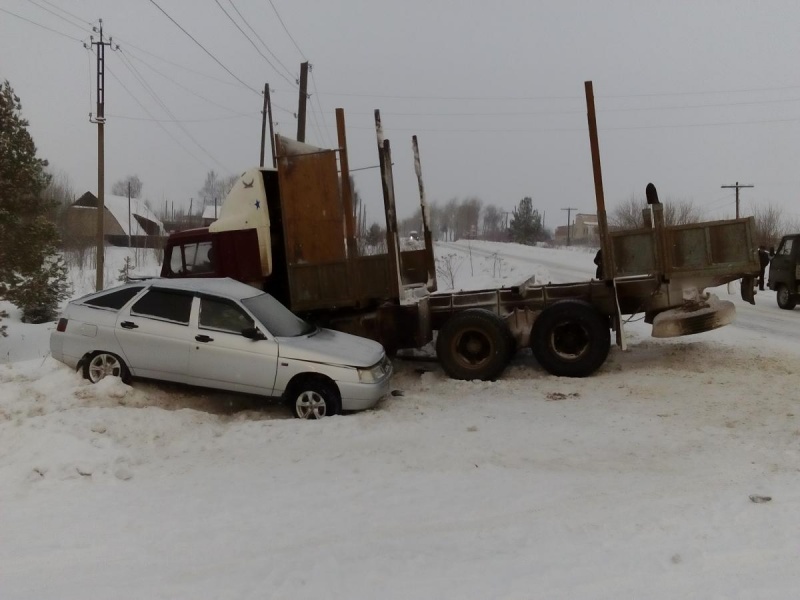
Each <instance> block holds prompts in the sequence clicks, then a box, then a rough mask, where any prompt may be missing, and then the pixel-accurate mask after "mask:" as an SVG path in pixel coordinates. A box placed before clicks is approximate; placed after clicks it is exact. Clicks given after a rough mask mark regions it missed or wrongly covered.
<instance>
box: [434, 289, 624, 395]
mask: <svg viewBox="0 0 800 600" xmlns="http://www.w3.org/2000/svg"><path fill="white" fill-rule="evenodd" d="M530 345H531V349H532V351H533V355H534V357H535V358H536V360H537V361H538V362H539V364H540V365H542V367H543V368H544V369H545V370H547V371H548V372H549V373H551V374H553V375H558V376H563V377H586V376H588V375H591V374H592V373H594V372H595V371H596V370H597V369H598V368H599V367H600V366H601V365H602V364H603V362H605V360H606V358H607V357H608V352H609V349H610V347H611V334H610V331H609V323H608V318H607V317H605V316H603V315H601V314H600V313H598V312H597V311H596V310H595V309H594V307H592V305H591V304H589V303H588V302H584V301H582V300H561V301H559V302H556V303H554V304H552V305H550V306H548V307H547V308H545V309H544V310H543V311H542V312H541V314H540V315H539V316H538V317H537V319H536V320H535V321H534V324H533V329H532V331H531V342H530ZM515 351H516V341H515V339H514V337H513V335H512V333H511V331H510V330H509V328H508V325H507V324H506V322H505V321H504V320H503V319H502V318H501V317H499V316H498V315H497V314H495V313H493V312H491V311H488V310H484V309H469V310H465V311H463V312H459V313H456V314H455V315H453V316H452V317H451V318H450V319H448V320H447V321H446V322H445V324H444V325H443V326H442V328H441V329H440V330H439V337H438V339H437V342H436V355H437V357H438V358H439V362H440V363H441V365H442V368H443V369H444V371H445V373H447V375H449V376H450V377H452V378H454V379H466V380H471V379H481V380H493V379H496V378H497V377H499V376H500V374H501V373H502V372H503V370H504V369H505V368H506V366H507V365H508V363H509V362H510V361H511V359H512V358H513V356H514V353H515Z"/></svg>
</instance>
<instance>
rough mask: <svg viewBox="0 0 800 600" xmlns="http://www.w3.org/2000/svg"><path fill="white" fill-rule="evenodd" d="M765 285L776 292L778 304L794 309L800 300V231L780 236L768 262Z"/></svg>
mask: <svg viewBox="0 0 800 600" xmlns="http://www.w3.org/2000/svg"><path fill="white" fill-rule="evenodd" d="M767 287H769V289H771V290H774V291H775V292H776V294H775V297H776V299H777V301H778V306H779V307H780V308H782V309H784V310H794V307H795V306H797V301H798V300H800V233H793V234H791V235H785V236H783V237H782V238H781V243H780V244H779V245H778V250H777V251H776V252H775V256H773V257H772V259H771V260H770V262H769V279H768V280H767Z"/></svg>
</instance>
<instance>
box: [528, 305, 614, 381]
mask: <svg viewBox="0 0 800 600" xmlns="http://www.w3.org/2000/svg"><path fill="white" fill-rule="evenodd" d="M610 348H611V333H610V328H609V323H608V319H607V318H606V317H604V316H603V315H601V314H600V313H598V312H597V311H596V310H595V309H594V307H593V306H592V305H591V304H589V303H588V302H584V301H583V300H561V301H559V302H556V303H555V304H552V305H551V306H548V307H547V308H545V309H544V310H543V311H542V314H540V315H539V316H538V317H537V318H536V320H535V321H534V322H533V329H532V330H531V350H533V355H534V357H535V358H536V360H537V361H538V362H539V364H540V365H542V367H544V368H545V370H547V372H549V373H551V374H553V375H558V376H561V377H586V376H588V375H591V374H592V373H594V372H595V371H596V370H597V369H599V368H600V366H601V365H602V364H603V363H604V362H605V360H606V358H607V357H608V351H609V349H610Z"/></svg>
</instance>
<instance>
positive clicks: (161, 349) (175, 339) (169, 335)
mask: <svg viewBox="0 0 800 600" xmlns="http://www.w3.org/2000/svg"><path fill="white" fill-rule="evenodd" d="M193 299H194V295H193V294H192V293H191V292H185V291H181V290H170V289H164V288H158V287H156V286H153V287H151V288H150V289H149V290H147V292H145V293H144V295H142V296H141V297H140V298H139V299H137V300H136V301H135V302H134V303H133V304H132V305H131V306H129V307H128V308H125V309H123V310H121V311H120V313H119V316H118V317H117V322H116V325H115V328H114V331H115V335H116V336H117V340H118V341H119V344H120V346H121V348H122V352H123V354H124V357H123V358H124V360H125V361H126V363H127V365H128V367H129V368H130V370H131V374H133V375H134V376H136V377H149V378H153V379H164V380H168V381H180V382H185V381H186V380H187V378H188V367H189V350H190V348H191V346H192V342H194V339H193V337H194V336H193V335H192V329H191V328H190V327H189V322H190V317H191V311H192V301H193Z"/></svg>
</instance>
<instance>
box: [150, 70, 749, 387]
mask: <svg viewBox="0 0 800 600" xmlns="http://www.w3.org/2000/svg"><path fill="white" fill-rule="evenodd" d="M585 89H586V103H587V118H588V122H589V134H590V135H589V137H590V146H591V154H592V166H593V173H594V184H595V195H596V201H597V212H598V227H599V237H600V244H601V249H602V273H603V278H602V279H599V280H598V279H592V280H589V281H579V282H574V283H565V284H542V283H539V282H536V281H535V280H533V279H529V280H528V281H526V282H523V283H521V284H520V285H516V286H512V287H508V288H499V289H484V290H478V291H461V292H455V291H449V292H439V291H438V289H437V281H436V263H435V258H434V253H433V239H432V234H431V229H430V220H429V215H428V207H427V203H426V199H425V188H424V184H423V179H422V169H421V162H420V157H419V146H418V142H417V138H416V136H413V137H412V150H413V153H414V165H415V172H416V176H417V183H418V187H419V197H420V206H421V209H422V210H421V212H422V227H421V229H422V235H421V237H422V241H424V247H422V248H416V249H411V250H404V249H402V248H401V245H400V238H399V234H398V227H397V217H396V208H395V196H394V176H393V170H392V158H391V145H390V142H389V140H388V139H385V137H384V133H383V126H382V123H381V118H380V112H379V111H378V110H376V111H375V128H376V137H377V148H378V158H379V168H380V173H381V183H382V192H383V201H384V212H385V217H386V244H387V251H386V252H385V253H383V254H365V253H362V252H361V251H360V250H359V246H358V240H357V237H356V229H355V213H354V210H353V201H352V189H351V183H350V171H349V163H348V157H347V140H346V132H345V124H344V121H345V119H344V111H343V109H337V110H336V124H337V133H338V140H337V142H338V147H337V148H335V149H325V148H319V147H315V146H312V145H309V144H305V143H302V142H298V141H296V140H292V139H288V138H286V137H284V136H281V135H276V136H275V157H276V164H275V166H273V167H266V168H265V167H259V168H253V169H250V170H248V171H246V172H245V173H243V174H242V176H241V177H240V178H239V179H238V180H237V182H236V183H235V184H234V186H233V188H232V189H231V191H230V193H229V194H228V196H227V197H226V198H225V201H224V202H223V204H222V206H221V210H220V213H219V218H218V219H217V220H216V221H215V222H213V223H212V224H211V225H210V226H209V227H207V228H199V229H192V230H188V231H180V232H176V233H173V234H171V235H170V236H169V238H168V240H167V243H166V247H165V252H164V263H163V268H162V272H161V275H162V276H163V277H232V278H234V279H237V280H239V281H243V282H245V283H248V284H251V285H253V286H256V287H258V288H261V289H264V290H265V291H268V292H269V293H271V294H272V295H273V296H275V297H276V298H277V299H278V300H279V301H281V302H282V303H283V304H285V305H286V306H287V307H288V308H290V309H291V310H292V311H293V312H295V313H296V314H298V315H300V316H302V317H304V318H306V319H308V320H310V321H311V322H313V323H316V324H318V325H320V326H324V327H328V328H332V329H336V330H340V331H345V332H348V333H353V334H356V335H361V336H365V337H368V338H371V339H374V340H377V341H379V342H381V343H382V344H383V345H384V347H385V348H386V349H387V351H388V352H390V353H395V352H397V351H399V350H402V349H409V348H421V347H423V346H425V345H427V344H429V343H431V342H432V341H433V340H434V339H435V352H436V358H437V359H438V360H439V362H440V364H441V366H442V368H443V370H444V371H445V373H446V374H447V375H448V376H450V377H452V378H456V379H467V380H473V379H480V380H492V379H496V378H497V377H498V376H499V375H500V374H501V373H502V371H503V370H504V369H505V367H506V366H507V365H508V363H509V362H510V361H511V359H512V358H513V356H514V354H515V353H516V352H517V350H518V349H520V348H525V347H530V348H531V350H532V352H533V355H534V356H535V358H536V359H537V361H538V362H539V364H540V365H541V366H542V367H543V368H544V369H546V370H547V371H548V372H550V373H552V374H554V375H559V376H569V377H585V376H588V375H591V374H592V373H594V372H595V371H596V370H597V369H598V368H599V367H600V366H601V365H602V364H603V363H604V362H605V360H606V358H607V356H608V353H609V350H610V345H611V332H612V330H613V331H614V332H615V342H616V343H617V345H619V346H620V347H622V348H623V349H624V348H625V347H626V341H625V335H624V331H623V325H624V318H623V317H624V316H625V315H633V314H637V313H644V315H645V320H646V321H647V322H648V323H651V324H652V325H653V335H655V336H663V337H669V336H676V335H686V334H692V333H699V332H703V331H708V330H711V329H714V328H717V327H721V326H723V325H725V324H727V323H729V322H731V321H732V320H733V318H734V315H735V311H734V307H733V304H732V303H730V302H727V301H720V300H719V299H717V298H716V297H715V296H713V295H710V294H708V293H706V292H705V289H706V288H709V287H714V286H719V285H722V284H725V283H728V282H732V281H735V280H739V279H741V280H742V285H741V295H742V298H743V299H745V300H746V301H748V302H750V303H753V302H754V282H755V277H756V276H757V275H758V272H759V264H758V259H757V248H756V246H755V244H754V241H753V240H754V227H755V224H754V221H753V219H752V217H750V218H745V219H734V220H725V221H710V222H704V223H694V224H690V225H680V226H667V225H666V224H665V222H664V213H663V209H662V206H661V204H660V203H659V202H658V199H657V193H656V191H655V188H654V187H653V186H652V185H651V186H648V202H650V200H651V197H653V198H652V199H653V200H654V201H653V202H652V203H648V205H647V206H646V207H643V214H644V217H645V226H644V227H642V228H638V229H629V230H615V231H612V230H610V229H609V227H608V223H607V216H606V211H605V200H604V197H603V186H602V174H601V168H600V157H599V144H598V139H597V126H596V118H595V111H594V95H593V91H592V82H591V81H587V82H586V83H585ZM649 188H652V190H650V189H649Z"/></svg>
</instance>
